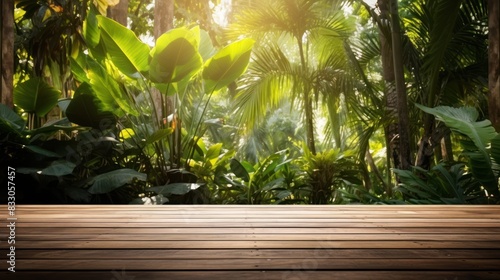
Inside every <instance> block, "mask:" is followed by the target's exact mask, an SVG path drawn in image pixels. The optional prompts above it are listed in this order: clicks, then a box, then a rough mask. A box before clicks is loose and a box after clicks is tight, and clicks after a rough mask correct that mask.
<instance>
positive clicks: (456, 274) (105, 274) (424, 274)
mask: <svg viewBox="0 0 500 280" xmlns="http://www.w3.org/2000/svg"><path fill="white" fill-rule="evenodd" d="M0 276H1V279H9V280H10V279H16V280H33V279H51V280H67V279H71V280H88V279H96V280H100V279H115V280H125V279H127V280H133V279H135V280H142V279H147V280H165V279H168V280H221V279H238V280H255V279H266V280H285V279H286V280H337V279H338V280H345V279H349V280H366V279H371V280H401V279H405V280H422V279H426V280H444V279H457V280H460V279H484V280H498V279H500V272H498V271H486V272H485V271H460V270H458V271H457V270H452V271H416V270H411V271H380V270H374V271H308V270H300V269H293V270H287V271H263V270H252V271H127V270H122V269H120V268H115V269H109V270H106V271H75V272H68V271H55V272H54V271H49V272H47V271H33V272H28V271H18V272H16V273H8V272H0Z"/></svg>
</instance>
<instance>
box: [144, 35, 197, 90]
mask: <svg viewBox="0 0 500 280" xmlns="http://www.w3.org/2000/svg"><path fill="white" fill-rule="evenodd" d="M199 38H200V34H199V29H187V28H177V29H172V30H170V31H168V32H167V33H165V34H163V35H162V36H160V37H159V38H158V40H157V41H156V46H155V47H154V48H153V49H152V50H151V62H150V64H149V75H150V79H151V80H152V81H153V82H155V83H165V84H169V83H176V82H180V81H182V80H184V79H188V80H189V79H191V77H193V76H194V75H195V74H196V73H198V71H199V70H200V69H201V67H202V65H203V61H202V58H201V55H200V53H199V52H198V46H199Z"/></svg>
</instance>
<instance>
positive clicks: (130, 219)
mask: <svg viewBox="0 0 500 280" xmlns="http://www.w3.org/2000/svg"><path fill="white" fill-rule="evenodd" d="M42 219H43V221H44V222H45V223H49V224H56V223H67V222H78V223H81V224H95V223H163V224H166V225H168V224H171V223H213V224H218V223H235V224H238V223H249V224H259V223H275V224H278V225H279V224H281V223H296V224H322V223H352V222H353V221H359V222H363V223H382V222H383V223H400V224H412V223H424V222H425V223H438V224H450V223H469V222H470V223H491V224H492V225H493V226H495V225H496V226H500V219H487V218H468V219H466V218H460V219H449V218H446V217H445V218H434V219H425V218H360V219H355V218H350V217H345V218H339V219H332V218H324V219H318V218H310V219H300V218H291V217H290V218H288V219H279V218H246V217H243V218H233V219H219V218H205V219H200V218H171V219H168V218H158V219H152V218H137V217H128V218H123V219H114V218H106V219H101V218H94V219H88V218H81V217H79V218H69V219H58V218H52V217H50V216H45V217H43V216H40V217H38V218H24V217H23V218H22V220H19V222H20V223H21V222H22V223H23V224H27V223H37V222H40V220H42Z"/></svg>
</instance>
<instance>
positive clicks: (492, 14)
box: [488, 0, 500, 132]
mask: <svg viewBox="0 0 500 280" xmlns="http://www.w3.org/2000/svg"><path fill="white" fill-rule="evenodd" d="M488 14H489V35H488V36H489V76H488V80H489V95H488V101H489V104H488V107H489V108H488V109H489V119H490V120H491V122H492V124H493V126H494V127H495V129H496V131H498V132H500V76H499V75H500V46H499V45H500V41H499V40H500V2H499V1H498V0H489V1H488Z"/></svg>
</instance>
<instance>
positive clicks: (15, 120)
mask: <svg viewBox="0 0 500 280" xmlns="http://www.w3.org/2000/svg"><path fill="white" fill-rule="evenodd" d="M24 127H25V122H24V120H23V119H22V118H21V117H20V116H19V115H17V114H16V113H15V112H14V111H13V110H12V109H11V108H9V107H7V106H6V105H4V104H1V103H0V141H4V140H6V138H7V137H9V138H10V140H11V141H14V142H17V143H24V142H26V139H25V138H24V135H23V133H22V132H23V131H24Z"/></svg>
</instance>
